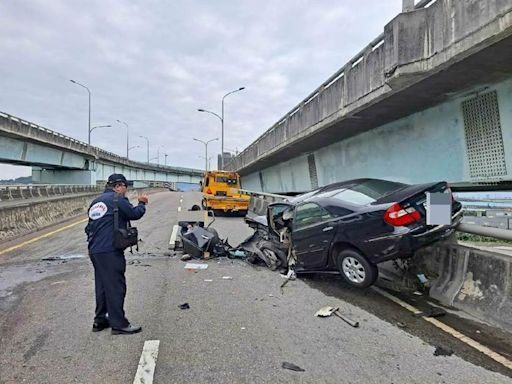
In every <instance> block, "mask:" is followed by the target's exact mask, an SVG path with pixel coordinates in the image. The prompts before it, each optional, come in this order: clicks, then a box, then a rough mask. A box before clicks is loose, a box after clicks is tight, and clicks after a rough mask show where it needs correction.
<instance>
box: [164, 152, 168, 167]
mask: <svg viewBox="0 0 512 384" xmlns="http://www.w3.org/2000/svg"><path fill="white" fill-rule="evenodd" d="M164 156H165V162H164V165H165V166H167V156H168V155H167V153H164Z"/></svg>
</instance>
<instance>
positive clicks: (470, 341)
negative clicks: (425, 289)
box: [372, 287, 512, 369]
mask: <svg viewBox="0 0 512 384" xmlns="http://www.w3.org/2000/svg"><path fill="white" fill-rule="evenodd" d="M372 289H373V290H374V291H375V292H377V293H378V294H380V295H382V296H384V297H385V298H387V299H389V300H391V301H393V302H394V303H396V304H398V305H400V306H401V307H403V308H405V309H407V310H408V311H410V312H412V313H415V314H416V313H421V311H420V310H419V309H418V308H416V307H413V306H412V305H410V304H407V303H406V302H404V301H402V300H400V299H399V298H398V297H395V296H393V295H392V294H390V293H388V292H386V291H383V290H382V289H380V288H377V287H372ZM422 318H423V320H425V321H428V322H429V323H430V324H432V325H434V326H436V327H437V328H439V329H441V330H443V331H444V332H446V333H448V334H449V335H452V336H453V337H455V338H457V339H459V340H460V341H462V342H463V343H465V344H467V345H469V346H470V347H472V348H474V349H476V350H477V351H479V352H482V353H483V354H484V355H486V356H487V357H490V358H491V359H493V360H494V361H496V362H498V363H500V364H501V365H503V366H505V367H507V368H508V369H512V361H510V360H509V359H507V358H506V357H504V356H502V355H500V354H499V353H497V352H494V351H493V350H491V349H489V348H487V347H486V346H485V345H482V344H480V343H479V342H478V341H475V340H473V339H471V338H470V337H468V336H466V335H464V334H462V333H460V332H459V331H457V330H456V329H453V328H452V327H450V326H448V325H446V324H445V323H442V322H440V321H439V320H437V319H434V318H432V317H426V316H422Z"/></svg>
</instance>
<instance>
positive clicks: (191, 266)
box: [185, 263, 208, 271]
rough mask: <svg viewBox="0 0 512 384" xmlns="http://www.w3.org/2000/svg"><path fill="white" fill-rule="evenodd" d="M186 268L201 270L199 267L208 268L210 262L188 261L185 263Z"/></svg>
mask: <svg viewBox="0 0 512 384" xmlns="http://www.w3.org/2000/svg"><path fill="white" fill-rule="evenodd" d="M185 269H186V270H190V271H192V270H199V269H208V264H195V263H187V264H185Z"/></svg>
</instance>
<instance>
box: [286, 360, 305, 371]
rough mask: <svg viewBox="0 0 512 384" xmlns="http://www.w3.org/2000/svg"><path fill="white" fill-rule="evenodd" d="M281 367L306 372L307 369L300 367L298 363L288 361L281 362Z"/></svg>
mask: <svg viewBox="0 0 512 384" xmlns="http://www.w3.org/2000/svg"><path fill="white" fill-rule="evenodd" d="M281 367H282V368H284V369H289V370H290V371H295V372H306V370H305V369H303V368H301V367H299V366H298V365H295V364H292V363H288V362H287V361H283V363H282V364H281Z"/></svg>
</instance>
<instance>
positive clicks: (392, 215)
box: [384, 203, 421, 227]
mask: <svg viewBox="0 0 512 384" xmlns="http://www.w3.org/2000/svg"><path fill="white" fill-rule="evenodd" d="M420 218H421V215H420V213H419V212H418V211H417V210H415V209H414V208H413V207H410V208H406V209H404V208H402V206H401V205H400V204H398V203H396V204H394V205H392V206H391V207H390V208H388V210H387V211H386V213H384V221H385V222H386V223H388V224H391V225H393V226H395V227H399V226H402V225H407V224H411V223H414V222H415V221H417V220H419V219H420Z"/></svg>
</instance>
